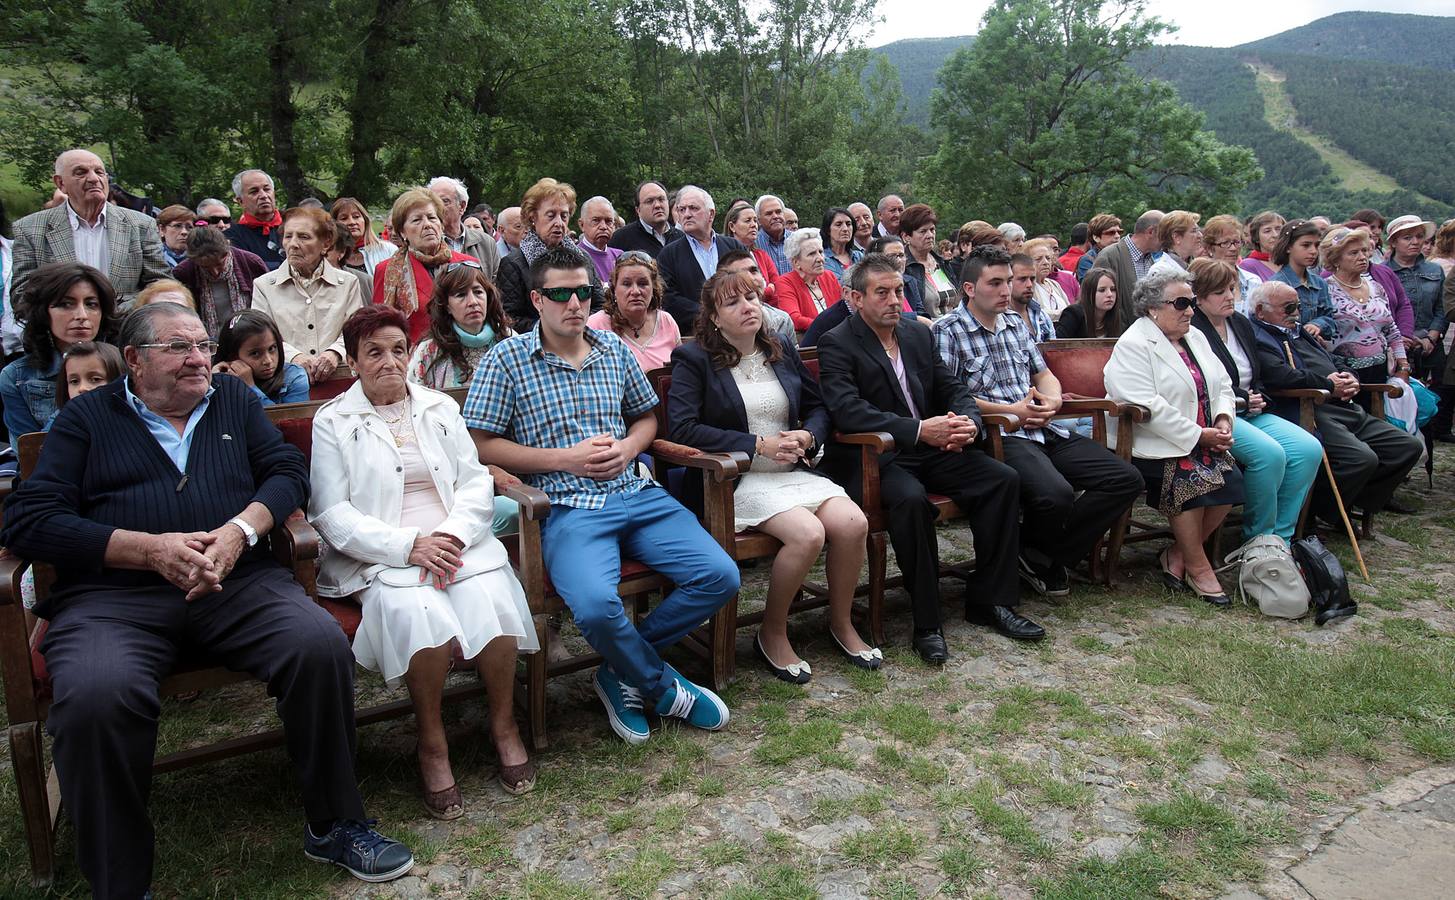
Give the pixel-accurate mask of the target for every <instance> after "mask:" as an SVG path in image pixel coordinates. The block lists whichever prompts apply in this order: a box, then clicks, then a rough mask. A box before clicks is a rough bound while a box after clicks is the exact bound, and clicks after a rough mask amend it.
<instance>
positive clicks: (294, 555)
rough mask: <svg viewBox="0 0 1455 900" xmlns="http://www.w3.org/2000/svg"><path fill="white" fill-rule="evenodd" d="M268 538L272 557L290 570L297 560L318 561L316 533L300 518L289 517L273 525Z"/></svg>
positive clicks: (306, 521)
mask: <svg viewBox="0 0 1455 900" xmlns="http://www.w3.org/2000/svg"><path fill="white" fill-rule="evenodd" d="M269 537H270V538H271V540H272V544H273V557H274V558H275V559H277V560H278V562H280V563H282V564H283V565H285V566H287V567H288V568H290V569H291V568H293V566H294V564H295V563H297V562H298V561H299V560H309V559H314V560H316V559H318V555H319V544H318V540H319V538H318V532H317V531H315V530H314V529H313V526H312V525H310V524H308V520H307V519H305V518H303V517H302V516H289V517H288V518H286V519H284V520H283V521H281V522H279V523H278V524H276V525H274V526H273V530H272V531H271V532H269Z"/></svg>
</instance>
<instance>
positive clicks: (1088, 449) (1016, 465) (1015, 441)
mask: <svg viewBox="0 0 1455 900" xmlns="http://www.w3.org/2000/svg"><path fill="white" fill-rule="evenodd" d="M1042 434H1043V435H1045V438H1046V442H1045V443H1044V444H1041V443H1037V442H1036V441H1031V440H1027V439H1025V438H1018V437H1013V436H1007V437H1006V438H1005V442H1004V443H1005V463H1006V465H1008V466H1010V467H1011V468H1012V469H1015V470H1016V473H1017V474H1019V475H1020V479H1021V514H1022V516H1023V517H1024V518H1023V520H1022V524H1021V544H1022V547H1023V549H1025V550H1029V551H1033V555H1039V556H1041V557H1044V559H1043V560H1039V561H1040V562H1056V563H1060V564H1061V565H1063V566H1073V565H1075V564H1076V563H1077V562H1078V561H1079V560H1081V559H1082V558H1083V557H1085V556H1086V555H1087V554H1088V553H1090V552H1091V547H1092V545H1093V544H1095V543H1096V541H1097V539H1098V538H1100V537H1101V536H1102V535H1103V534H1106V532H1107V529H1109V528H1111V526H1112V523H1113V522H1115V521H1116V520H1117V517H1118V516H1120V515H1121V514H1122V513H1124V512H1126V511H1127V509H1128V508H1129V507H1131V505H1132V503H1133V502H1135V501H1136V498H1137V495H1138V494H1140V493H1141V492H1142V474H1141V473H1140V472H1138V471H1137V469H1136V467H1135V466H1133V465H1132V464H1131V463H1129V462H1127V461H1125V460H1123V459H1121V458H1120V457H1118V456H1117V455H1116V454H1115V453H1112V452H1111V451H1110V450H1108V449H1106V448H1105V447H1103V446H1101V445H1100V444H1098V443H1097V442H1096V441H1092V440H1087V439H1086V438H1084V437H1082V436H1081V435H1079V434H1074V433H1073V434H1072V435H1071V436H1070V437H1061V436H1060V435H1058V434H1056V433H1055V432H1052V431H1042ZM1077 491H1082V494H1081V496H1080V497H1077V496H1076V492H1077Z"/></svg>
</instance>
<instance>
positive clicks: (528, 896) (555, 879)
mask: <svg viewBox="0 0 1455 900" xmlns="http://www.w3.org/2000/svg"><path fill="white" fill-rule="evenodd" d="M498 896H504V895H498ZM518 896H520V897H521V898H522V900H590V898H591V897H592V893H591V892H590V891H588V890H586V889H585V888H583V887H578V886H577V885H574V884H571V883H570V882H567V881H563V880H562V879H561V878H560V876H558V875H556V873H554V872H546V871H543V870H540V871H535V872H531V873H530V874H528V875H526V876H525V882H524V883H523V884H522V885H521V887H520V893H519V895H518Z"/></svg>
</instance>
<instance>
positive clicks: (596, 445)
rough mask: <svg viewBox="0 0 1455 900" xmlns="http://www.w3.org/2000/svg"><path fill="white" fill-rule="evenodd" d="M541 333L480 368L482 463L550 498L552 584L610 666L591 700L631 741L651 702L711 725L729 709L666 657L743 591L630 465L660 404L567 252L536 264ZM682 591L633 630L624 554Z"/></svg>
mask: <svg viewBox="0 0 1455 900" xmlns="http://www.w3.org/2000/svg"><path fill="white" fill-rule="evenodd" d="M531 281H532V284H533V286H534V287H533V289H532V290H531V292H530V301H531V303H532V304H533V305H534V306H535V308H536V311H537V312H538V313H539V314H540V321H539V323H538V324H537V325H536V327H535V328H533V329H532V330H530V331H528V332H526V333H525V334H519V335H516V336H514V337H512V338H508V339H506V340H504V341H501V342H500V343H499V344H497V345H496V346H495V347H494V348H493V349H492V350H491V351H490V354H489V355H488V356H486V357H485V359H484V360H482V361H481V363H480V366H479V367H478V368H477V369H476V370H475V378H474V381H473V382H472V383H471V384H470V393H469V396H468V397H467V398H466V400H465V407H464V414H465V422H466V424H468V425H469V426H470V428H471V429H473V430H475V432H476V435H475V443H476V445H477V446H478V447H479V448H480V459H481V461H482V462H487V463H491V464H494V465H499V466H501V467H502V468H505V469H507V470H509V471H511V472H519V473H521V476H522V477H523V478H524V480H525V481H526V482H527V483H528V484H530V485H532V486H533V487H537V488H539V489H541V490H542V491H545V492H546V494H547V495H548V496H549V497H550V498H551V514H550V516H549V517H548V518H547V519H546V521H545V524H544V525H543V526H542V529H541V544H542V552H543V554H544V556H545V564H546V569H547V570H548V571H549V572H550V576H551V581H552V583H553V584H554V585H555V587H556V590H557V591H559V592H560V594H561V597H562V599H564V600H565V601H566V605H567V606H569V607H570V608H571V613H572V615H573V616H574V618H575V621H576V625H577V627H579V628H580V629H581V634H582V635H583V636H584V637H585V638H586V642H587V643H588V644H590V645H591V647H592V649H593V650H595V651H597V652H598V653H600V654H601V656H602V657H603V659H604V660H605V662H604V663H603V664H602V665H601V667H600V668H599V669H597V671H596V678H595V686H596V694H597V696H599V697H600V698H601V702H602V703H603V704H604V705H605V706H606V714H607V717H608V719H609V720H610V722H611V727H612V729H613V730H614V731H615V732H616V733H617V734H618V735H619V736H620V737H621V738H622V739H623V740H625V741H627V742H628V743H633V744H637V743H641V742H643V741H645V740H646V739H647V738H648V737H650V735H651V731H650V729H649V727H648V725H647V718H646V713H645V710H646V705H647V704H650V706H651V708H652V709H654V710H655V711H656V713H657V715H659V716H673V717H676V718H681V719H684V720H686V721H687V722H688V723H690V724H692V725H695V726H697V727H698V728H704V729H707V730H710V731H715V730H717V729H719V728H722V727H723V726H724V725H726V724H727V721H728V709H727V706H726V705H725V704H724V703H723V702H722V700H721V699H720V698H719V697H718V696H717V695H716V694H714V693H713V692H712V691H710V690H708V689H707V688H704V687H700V686H698V685H695V684H693V683H692V682H690V681H688V680H687V679H686V678H684V677H682V675H681V674H680V673H678V672H677V670H676V669H674V668H672V667H671V666H669V665H667V664H666V663H665V662H663V661H662V658H661V656H660V655H659V653H660V652H661V651H662V650H665V649H666V648H667V647H669V646H671V645H672V644H675V643H676V642H677V641H678V640H680V639H681V638H682V637H683V636H684V635H685V634H687V632H689V631H691V630H692V629H694V628H696V627H698V626H699V625H701V624H702V623H703V622H705V621H706V620H707V619H708V618H709V617H710V616H712V614H713V613H715V612H717V610H718V608H719V607H721V606H722V605H723V604H724V603H726V602H727V601H728V600H730V599H732V597H733V596H734V595H735V594H737V592H738V568H737V565H736V564H735V563H734V562H733V561H732V559H731V558H730V557H729V556H728V555H727V553H725V552H724V551H723V549H722V548H721V547H719V546H718V545H717V544H716V543H715V542H714V541H713V540H712V538H711V537H709V536H708V534H707V532H705V531H703V530H702V527H701V526H700V525H698V523H697V519H696V518H695V517H694V516H693V515H692V513H690V512H688V511H687V510H686V509H685V508H683V506H682V505H681V504H680V503H678V502H677V501H676V500H673V499H672V498H671V497H670V496H668V494H667V492H666V491H665V490H663V489H662V487H661V486H660V485H658V484H657V483H656V482H655V481H651V480H649V479H646V478H643V477H641V476H640V475H638V474H637V473H636V469H635V467H634V463H635V461H636V458H637V456H638V455H639V454H641V453H643V452H645V451H646V449H647V446H648V445H649V444H651V442H652V439H653V438H654V437H655V436H656V432H657V422H656V418H655V417H654V416H653V414H652V407H654V406H656V405H657V396H656V394H655V393H653V391H652V388H651V385H649V384H647V379H646V376H645V375H643V374H642V370H641V368H640V367H639V366H638V365H637V362H636V360H635V359H634V358H633V357H632V355H631V353H630V352H628V350H627V347H626V345H625V344H623V343H622V341H621V339H620V338H618V337H617V336H616V335H614V334H612V333H611V332H609V331H595V330H592V329H589V328H587V327H586V317H587V316H588V315H590V313H591V280H590V276H589V275H588V273H587V271H586V265H585V263H584V262H583V260H582V259H581V258H580V257H578V256H576V255H575V254H573V253H572V252H571V251H569V250H549V251H547V252H546V253H545V254H544V255H543V256H541V257H540V258H539V259H537V260H536V261H535V263H533V264H532V265H531ZM623 551H625V553H626V554H627V555H628V556H630V557H631V558H632V559H635V560H637V561H638V562H641V563H643V564H644V565H647V566H650V567H651V568H652V569H654V570H656V571H658V572H661V573H662V574H663V575H665V576H667V577H668V578H670V579H671V580H672V582H673V583H674V584H676V585H677V589H676V590H674V591H673V592H672V593H671V594H670V595H668V597H667V598H666V599H665V600H663V601H662V603H661V604H660V605H658V607H657V608H656V609H654V610H652V613H651V615H649V616H647V618H646V619H644V620H643V621H642V623H641V626H640V627H638V626H636V625H634V624H633V623H632V620H631V617H630V616H628V615H627V614H626V612H625V610H624V609H623V607H622V602H621V598H620V597H618V596H617V593H616V587H617V583H618V581H619V574H620V570H621V554H622V552H623Z"/></svg>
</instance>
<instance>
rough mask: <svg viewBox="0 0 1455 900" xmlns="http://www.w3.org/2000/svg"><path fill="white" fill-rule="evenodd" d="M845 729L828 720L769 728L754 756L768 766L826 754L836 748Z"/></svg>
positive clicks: (810, 720)
mask: <svg viewBox="0 0 1455 900" xmlns="http://www.w3.org/2000/svg"><path fill="white" fill-rule="evenodd" d="M843 736H844V729H843V728H841V727H840V726H839V725H838V723H836V722H831V721H829V720H828V719H809V720H808V721H807V722H804V723H803V724H801V725H793V726H789V727H786V728H781V729H772V730H770V731H769V733H768V734H767V735H766V736H765V737H764V738H763V742H762V743H761V744H759V745H758V747H757V749H756V750H754V751H753V756H754V757H755V758H756V759H757V760H758V761H759V762H763V763H767V764H768V765H771V766H781V765H784V764H785V763H788V762H791V761H792V760H795V759H803V758H806V757H811V756H815V755H817V754H819V753H825V752H828V751H830V750H833V749H834V748H835V747H837V746H838V744H839V740H840V739H841V738H843Z"/></svg>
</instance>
